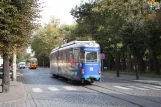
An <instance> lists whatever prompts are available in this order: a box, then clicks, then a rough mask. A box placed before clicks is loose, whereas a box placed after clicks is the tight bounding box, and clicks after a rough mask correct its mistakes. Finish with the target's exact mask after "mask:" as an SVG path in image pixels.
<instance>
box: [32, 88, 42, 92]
mask: <svg viewBox="0 0 161 107" xmlns="http://www.w3.org/2000/svg"><path fill="white" fill-rule="evenodd" d="M32 90H33V91H34V92H43V91H42V90H41V89H40V88H32Z"/></svg>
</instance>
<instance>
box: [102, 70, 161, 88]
mask: <svg viewBox="0 0 161 107" xmlns="http://www.w3.org/2000/svg"><path fill="white" fill-rule="evenodd" d="M104 77H106V78H115V79H122V80H126V81H132V82H139V83H144V84H151V85H158V86H161V78H151V77H142V76H139V80H136V76H130V75H123V74H120V77H116V74H113V73H110V72H102V78H104Z"/></svg>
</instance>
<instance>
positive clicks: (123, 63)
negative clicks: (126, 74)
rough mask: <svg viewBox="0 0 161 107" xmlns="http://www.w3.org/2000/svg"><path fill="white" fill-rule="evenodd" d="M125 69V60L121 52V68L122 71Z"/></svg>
mask: <svg viewBox="0 0 161 107" xmlns="http://www.w3.org/2000/svg"><path fill="white" fill-rule="evenodd" d="M125 69H126V62H125V54H124V52H123V55H122V70H123V71H124V70H125Z"/></svg>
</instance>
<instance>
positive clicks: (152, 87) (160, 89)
mask: <svg viewBox="0 0 161 107" xmlns="http://www.w3.org/2000/svg"><path fill="white" fill-rule="evenodd" d="M141 87H144V88H149V89H153V90H161V89H158V88H153V87H148V86H141Z"/></svg>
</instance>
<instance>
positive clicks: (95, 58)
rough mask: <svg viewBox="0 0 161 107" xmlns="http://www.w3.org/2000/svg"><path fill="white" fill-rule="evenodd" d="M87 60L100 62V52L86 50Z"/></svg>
mask: <svg viewBox="0 0 161 107" xmlns="http://www.w3.org/2000/svg"><path fill="white" fill-rule="evenodd" d="M85 56H86V57H85V58H86V62H99V61H100V57H99V56H100V55H99V52H85Z"/></svg>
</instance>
